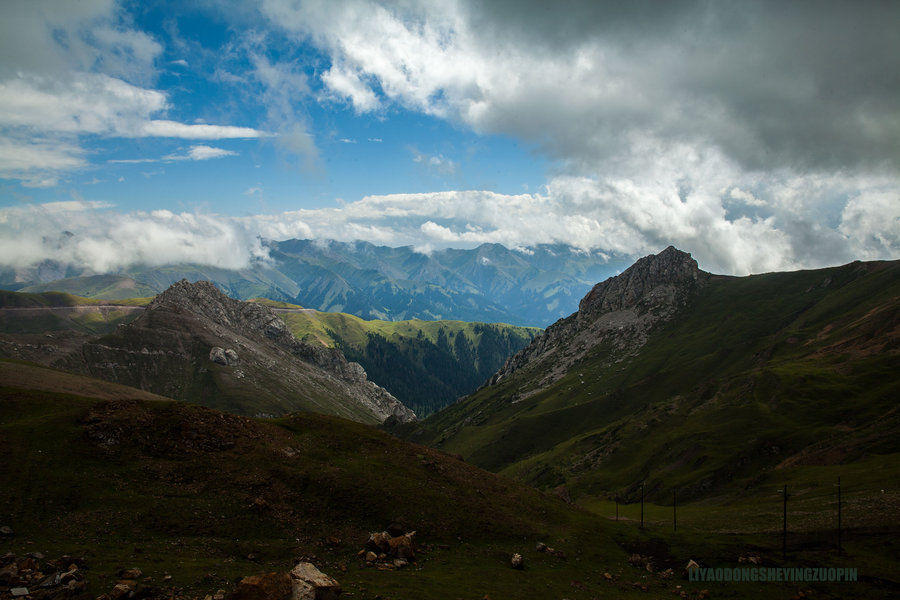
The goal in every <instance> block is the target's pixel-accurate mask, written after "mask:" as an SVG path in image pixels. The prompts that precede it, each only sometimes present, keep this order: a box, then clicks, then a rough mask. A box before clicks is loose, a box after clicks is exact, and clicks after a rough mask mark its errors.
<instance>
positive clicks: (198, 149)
mask: <svg viewBox="0 0 900 600" xmlns="http://www.w3.org/2000/svg"><path fill="white" fill-rule="evenodd" d="M237 155H238V153H237V152H234V151H233V150H226V149H225V148H213V147H212V146H203V145H200V146H191V147H190V149H188V152H187V154H169V155H168V156H165V157H163V158H164V160H209V159H211V158H224V157H226V156H237Z"/></svg>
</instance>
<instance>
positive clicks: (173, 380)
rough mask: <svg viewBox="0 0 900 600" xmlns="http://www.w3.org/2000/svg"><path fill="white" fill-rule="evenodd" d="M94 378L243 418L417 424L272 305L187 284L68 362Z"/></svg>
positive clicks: (359, 369) (203, 283)
mask: <svg viewBox="0 0 900 600" xmlns="http://www.w3.org/2000/svg"><path fill="white" fill-rule="evenodd" d="M69 363H70V366H71V365H72V363H75V364H77V365H80V366H81V369H82V370H84V371H87V372H88V373H90V374H91V375H93V376H95V377H99V378H102V379H106V380H109V381H115V382H118V383H124V384H127V385H132V386H135V387H139V388H141V389H144V390H148V391H153V392H155V393H158V394H162V395H165V396H169V397H172V398H176V399H179V400H188V401H192V402H198V403H201V404H205V405H208V406H212V407H214V408H220V409H225V410H230V411H233V412H237V413H241V414H272V415H281V414H285V413H288V412H294V411H298V410H312V411H315V412H322V413H326V414H335V415H338V416H342V417H346V418H350V419H353V420H357V421H363V422H382V421H384V420H385V419H387V418H388V417H392V418H393V419H394V420H397V421H400V422H406V421H410V420H414V419H415V415H414V414H413V413H412V411H410V410H409V409H408V408H406V407H405V406H403V404H401V403H400V402H399V401H397V399H396V398H394V397H393V396H391V394H390V393H388V392H387V391H386V390H384V389H383V388H381V387H379V386H377V385H375V384H374V383H372V382H370V381H369V380H368V379H367V377H366V373H365V371H364V370H363V368H362V367H361V366H360V365H359V364H357V363H350V362H348V361H347V360H346V359H345V358H344V355H343V354H342V353H341V352H340V351H339V350H337V349H334V348H325V347H320V346H313V345H310V344H306V343H304V342H301V341H299V340H297V339H296V338H295V337H294V336H293V335H292V334H291V333H290V331H288V329H287V326H286V325H285V324H284V322H283V321H282V320H281V319H280V318H279V317H278V316H277V315H275V313H273V312H272V310H271V309H269V308H268V307H266V306H263V305H261V304H255V303H248V302H241V301H238V300H234V299H231V298H228V297H227V296H225V295H224V294H222V293H221V292H219V290H218V289H217V288H216V287H215V286H214V285H213V284H211V283H209V282H207V281H200V282H197V283H188V282H187V281H185V280H182V281H180V282H177V283H175V284H173V285H172V286H171V287H170V288H169V289H167V290H166V291H165V292H163V293H162V294H160V295H159V296H157V297H156V298H155V299H154V300H153V301H152V302H151V303H150V305H149V306H148V307H147V310H146V311H145V312H144V314H142V315H141V316H140V317H139V318H138V319H136V320H135V321H134V322H132V323H130V324H128V325H124V326H121V327H119V328H118V330H117V331H116V332H115V333H114V334H112V335H110V336H106V337H104V338H101V339H100V340H97V341H96V342H90V343H86V344H85V345H84V346H83V348H82V352H81V354H80V356H77V357H74V358H70V359H69Z"/></svg>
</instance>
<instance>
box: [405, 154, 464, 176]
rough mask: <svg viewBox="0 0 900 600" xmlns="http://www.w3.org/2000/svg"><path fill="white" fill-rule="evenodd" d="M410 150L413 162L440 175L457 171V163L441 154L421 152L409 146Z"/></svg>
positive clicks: (452, 173)
mask: <svg viewBox="0 0 900 600" xmlns="http://www.w3.org/2000/svg"><path fill="white" fill-rule="evenodd" d="M411 150H412V153H413V162H414V163H416V164H419V165H422V166H423V167H425V168H426V169H427V170H428V171H430V172H433V173H436V174H441V175H454V174H455V173H456V171H457V164H456V163H455V162H454V161H452V160H450V159H449V158H446V157H445V156H444V155H443V154H437V155H429V154H422V153H420V152H419V151H418V150H416V149H415V148H411Z"/></svg>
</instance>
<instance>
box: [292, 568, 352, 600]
mask: <svg viewBox="0 0 900 600" xmlns="http://www.w3.org/2000/svg"><path fill="white" fill-rule="evenodd" d="M290 577H291V588H292V589H291V599H292V600H337V598H338V596H340V595H341V584H339V583H338V582H337V581H335V580H334V579H333V578H332V577H329V576H328V575H326V574H325V573H323V572H321V571H320V570H319V569H317V568H316V567H315V566H314V565H313V564H312V563H308V562H302V563H299V564H297V566H296V567H294V568H293V569H291V573H290Z"/></svg>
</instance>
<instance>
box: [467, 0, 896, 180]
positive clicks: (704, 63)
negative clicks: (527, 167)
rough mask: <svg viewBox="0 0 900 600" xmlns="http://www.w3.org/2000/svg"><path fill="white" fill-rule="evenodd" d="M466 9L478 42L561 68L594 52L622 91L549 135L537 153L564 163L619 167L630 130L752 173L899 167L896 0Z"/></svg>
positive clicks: (505, 2)
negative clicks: (720, 156)
mask: <svg viewBox="0 0 900 600" xmlns="http://www.w3.org/2000/svg"><path fill="white" fill-rule="evenodd" d="M468 8H469V11H470V22H471V23H472V27H473V30H475V31H478V32H479V37H481V38H482V39H485V38H486V37H492V38H493V39H495V40H497V43H498V44H500V45H502V44H509V45H522V44H524V43H526V41H527V42H528V43H530V44H532V46H533V47H534V48H538V49H540V50H539V51H542V52H546V53H551V54H565V53H569V54H571V55H572V56H573V57H574V56H575V55H576V54H577V53H578V52H579V51H582V50H583V49H585V48H591V49H597V50H598V51H599V52H598V53H597V54H596V56H599V57H602V60H603V61H604V64H603V68H602V72H600V71H598V73H597V75H598V76H603V75H607V76H611V77H615V78H620V79H621V81H622V82H624V84H625V86H626V90H627V92H628V93H629V95H630V96H631V97H630V101H627V100H629V98H628V95H626V96H625V97H624V98H620V97H618V96H616V95H603V96H601V97H600V98H599V99H598V102H597V103H596V105H595V106H594V107H593V108H592V110H585V111H584V112H583V114H581V115H580V117H581V122H579V123H577V124H572V123H569V124H568V125H569V126H568V129H567V128H566V127H565V124H563V126H561V127H558V128H554V131H555V132H556V133H557V134H562V135H556V136H555V137H554V138H551V139H548V140H546V142H545V143H546V144H547V147H548V148H549V149H552V150H553V151H554V152H555V153H557V154H559V155H562V156H564V157H568V158H576V159H578V158H585V157H589V156H600V157H603V156H605V155H609V156H615V155H620V154H621V153H622V152H623V151H625V150H626V147H627V146H628V144H629V142H630V139H629V138H628V136H629V135H630V134H633V133H634V132H635V130H637V131H640V132H642V133H646V134H647V135H650V136H652V137H654V138H656V139H659V140H662V141H663V142H665V141H685V142H689V143H710V144H714V145H715V146H717V147H718V148H720V149H721V150H722V151H724V152H725V153H726V154H727V155H728V156H730V157H731V158H733V159H735V160H736V161H738V162H739V163H740V164H741V165H743V166H744V167H745V168H747V169H754V170H755V169H775V168H782V167H787V168H791V169H797V170H804V171H805V170H817V169H823V170H835V169H841V168H857V167H863V168H867V169H868V168H874V169H885V168H886V169H895V168H896V167H898V166H900V102H898V99H900V75H898V74H900V35H898V34H897V32H898V30H900V3H898V2H737V3H734V2H654V3H646V2H613V3H608V2H592V1H586V2H576V1H568V2H560V3H553V4H552V5H551V4H550V3H546V2H513V1H511V0H501V1H495V2H485V3H481V2H478V3H476V2H472V3H470V4H469V7H468ZM488 32H490V34H488ZM573 60H574V58H573ZM546 107H547V105H546V104H544V108H545V109H546ZM535 109H536V110H538V107H535ZM515 118H516V117H515V115H514V114H510V113H508V112H507V113H505V115H504V116H503V119H504V120H505V121H504V120H500V121H498V123H497V124H498V125H499V126H502V127H515V126H516V124H515V123H512V122H509V121H510V120H515ZM543 120H544V121H551V120H552V119H550V118H547V117H545V118H544V119H543ZM527 122H528V123H530V124H532V125H534V124H537V123H540V122H541V119H539V118H538V119H534V118H529V119H528V120H527ZM524 125H525V123H520V124H519V127H523V126H524ZM524 129H526V133H528V131H527V127H524ZM586 131H587V132H589V133H588V134H587V135H585V133H586Z"/></svg>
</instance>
